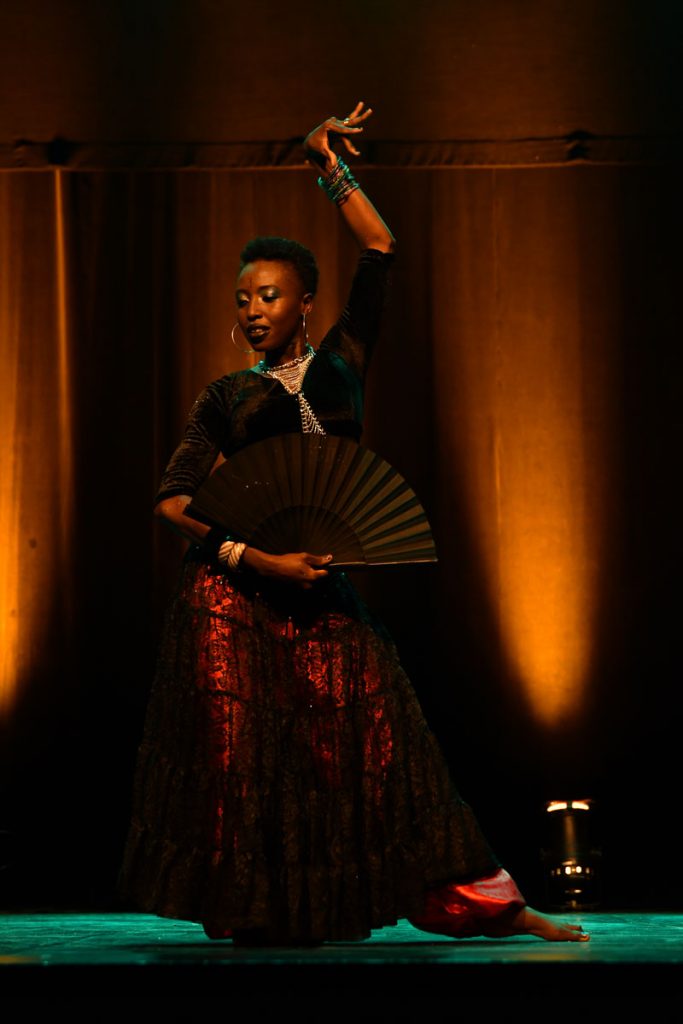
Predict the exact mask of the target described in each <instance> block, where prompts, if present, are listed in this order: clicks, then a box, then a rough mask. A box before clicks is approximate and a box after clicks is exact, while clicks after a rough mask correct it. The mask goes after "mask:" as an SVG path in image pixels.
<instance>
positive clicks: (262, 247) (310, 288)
mask: <svg viewBox="0 0 683 1024" xmlns="http://www.w3.org/2000/svg"><path fill="white" fill-rule="evenodd" d="M256 260H271V261H273V262H274V261H279V262H282V263H291V264H292V266H293V267H294V269H295V270H296V272H297V274H298V275H299V277H300V278H301V283H302V284H303V286H304V289H305V290H306V292H307V293H308V292H310V293H311V295H315V293H316V291H317V290H318V264H317V263H316V261H315V256H314V255H313V253H312V252H311V250H310V249H307V248H306V246H305V245H301V243H300V242H293V241H292V239H291V238H278V237H277V235H272V236H270V235H261V236H259V237H258V238H252V240H251V241H250V242H247V244H246V245H245V247H244V249H242V252H241V253H240V271H242V270H244V268H245V267H246V265H247V263H254V262H255V261H256Z"/></svg>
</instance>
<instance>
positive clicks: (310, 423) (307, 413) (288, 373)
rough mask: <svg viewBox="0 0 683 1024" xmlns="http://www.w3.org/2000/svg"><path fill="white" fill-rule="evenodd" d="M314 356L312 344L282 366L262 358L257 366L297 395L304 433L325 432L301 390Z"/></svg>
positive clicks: (291, 393)
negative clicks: (269, 362)
mask: <svg viewBox="0 0 683 1024" xmlns="http://www.w3.org/2000/svg"><path fill="white" fill-rule="evenodd" d="M314 356H315V350H314V349H312V348H311V346H310V345H307V346H306V351H305V352H304V354H303V355H301V356H297V357H296V359H292V360H291V361H290V362H288V363H281V364H280V366H268V365H267V363H266V361H265V360H264V359H262V360H261V362H260V363H259V364H258V366H257V367H256V369H257V370H258V371H259V373H262V374H263V375H264V377H273V378H274V379H275V380H279V381H280V383H281V384H282V386H283V388H284V389H285V391H286V392H287V393H288V394H289V395H294V396H295V397H296V400H297V402H298V403H299V415H300V416H301V431H302V433H304V434H324V433H325V431H324V430H323V428H322V426H321V424H320V423H319V421H318V419H317V417H316V415H315V413H314V412H313V410H312V409H311V407H310V405H309V404H308V402H307V401H306V399H305V398H304V395H303V392H302V390H301V388H302V386H303V382H304V377H305V376H306V371H307V370H308V367H309V366H310V364H311V360H312V359H313V357H314Z"/></svg>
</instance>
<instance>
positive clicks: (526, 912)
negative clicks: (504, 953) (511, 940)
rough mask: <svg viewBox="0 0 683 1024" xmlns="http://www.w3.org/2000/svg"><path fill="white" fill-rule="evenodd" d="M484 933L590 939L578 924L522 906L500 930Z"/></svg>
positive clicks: (571, 940) (548, 938)
mask: <svg viewBox="0 0 683 1024" xmlns="http://www.w3.org/2000/svg"><path fill="white" fill-rule="evenodd" d="M486 934H487V935H490V936H492V937H500V938H502V937H503V936H506V935H538V937H539V938H541V939H545V940H546V941H547V942H588V941H589V939H590V935H589V934H588V933H587V932H584V930H583V928H582V927H581V925H580V924H567V923H566V922H565V921H554V920H553V918H552V917H548V916H547V915H546V914H541V913H539V912H538V910H533V909H532V908H531V907H523V909H522V910H520V912H519V913H518V914H517V915H516V916H515V917H513V918H512V920H511V921H510V924H509V925H508V926H507V927H505V928H501V929H500V931H495V932H494V931H493V930H492V931H487V933H486Z"/></svg>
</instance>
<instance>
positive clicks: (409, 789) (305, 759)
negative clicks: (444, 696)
mask: <svg viewBox="0 0 683 1024" xmlns="http://www.w3.org/2000/svg"><path fill="white" fill-rule="evenodd" d="M371 113H372V111H371V110H370V109H365V108H364V104H363V103H358V104H357V105H356V107H355V109H354V110H353V111H352V112H351V113H350V114H349V116H348V117H346V118H344V119H343V120H340V119H338V118H335V117H331V118H328V119H327V120H326V121H325V122H324V123H323V124H321V125H319V126H318V127H317V128H315V129H314V130H313V131H312V132H311V133H310V134H309V135H308V137H307V138H306V141H305V148H306V153H307V156H308V159H309V162H310V163H311V164H312V165H313V166H314V167H315V169H316V173H318V174H319V175H320V177H319V184H321V185H322V187H323V189H324V191H325V192H326V193H327V195H328V197H329V198H330V199H331V200H332V201H333V202H335V203H336V204H337V206H338V208H339V212H340V215H341V216H342V218H343V219H344V221H345V222H346V224H347V226H348V228H349V229H350V230H351V232H352V234H353V235H354V237H355V239H356V240H357V242H358V245H359V248H360V250H361V252H360V257H359V261H358V266H357V269H356V273H355V276H354V279H353V283H352V285H351V291H350V295H349V298H348V302H347V304H346V307H345V309H344V310H343V312H342V314H341V316H340V317H339V319H338V320H337V322H336V323H335V324H334V325H333V326H332V327H331V328H330V330H329V331H328V332H327V333H326V334H325V336H324V338H323V339H322V341H321V342H320V344H319V345H318V347H317V349H314V348H313V346H311V345H310V343H309V339H308V332H307V325H306V317H307V316H308V314H309V313H310V311H311V309H312V306H313V301H314V296H315V293H316V288H317V278H318V272H317V266H316V263H315V259H314V257H313V255H312V253H310V252H309V250H307V249H305V248H304V247H303V246H301V245H299V244H298V243H296V242H292V241H289V240H286V239H281V238H256V239H254V240H253V241H251V242H250V243H249V244H248V245H247V246H246V247H245V249H244V251H243V252H242V255H241V266H240V272H239V276H238V278H237V285H236V292H235V295H236V303H237V324H236V325H235V328H234V329H233V341H235V342H236V343H237V344H238V345H240V346H242V347H243V346H244V345H245V342H248V343H249V345H250V346H251V349H253V351H254V352H256V353H258V354H259V356H260V357H261V359H260V362H259V363H258V364H257V365H256V366H254V367H252V368H251V369H248V370H243V371H240V372H237V373H232V374H228V375H226V376H224V377H221V378H220V379H219V380H217V381H214V382H213V383H211V384H209V385H208V387H206V388H205V389H204V390H203V391H202V393H201V394H200V395H199V397H198V399H197V401H196V402H195V405H194V407H193V409H192V412H191V414H190V418H189V422H188V425H187V429H186V432H185V436H184V438H183V440H182V442H181V444H180V446H179V447H178V449H177V450H176V452H175V454H174V455H173V457H172V459H171V461H170V463H169V465H168V467H167V469H166V471H165V473H164V475H163V478H162V481H161V487H160V490H159V493H158V496H157V504H156V512H157V514H158V515H159V516H160V517H161V518H162V519H164V520H165V521H166V522H167V523H169V524H170V525H171V526H172V527H173V528H174V529H176V530H178V531H180V532H181V533H182V534H183V535H184V536H185V537H186V538H187V539H188V540H189V541H190V542H191V544H190V548H189V550H188V552H187V555H186V557H185V560H184V563H183V567H182V572H181V577H180V581H179V585H178V588H177V591H176V594H175V597H174V598H173V601H172V604H171V607H170V610H169V613H168V617H167V620H166V625H165V630H164V635H163V639H162V643H161V649H160V654H159V660H158V666H157V673H156V677H155V682H154V686H153V689H152V693H151V697H150V703H149V708H148V712H147V718H146V724H145V731H144V737H143V740H142V743H141V746H140V750H139V755H138V764H137V770H136V778H135V786H134V807H133V816H132V821H131V826H130V832H129V836H128V841H127V844H126V851H125V856H124V863H123V866H122V869H121V875H120V886H119V891H120V894H121V896H122V897H123V898H124V899H125V900H127V901H129V902H132V903H133V904H134V905H135V906H137V907H139V908H140V909H143V910H146V911H149V912H153V913H156V914H159V915H162V916H168V917H177V918H183V919H188V920H194V921H197V922H201V923H202V924H203V926H204V930H205V932H206V934H207V935H209V936H210V937H211V938H232V940H233V941H234V942H237V943H243V944H254V943H256V944H261V943H263V944H301V943H304V944H306V943H316V942H324V941H326V940H352V939H363V938H366V937H367V936H368V935H369V934H370V931H371V929H373V928H380V927H383V926H385V925H391V924H395V923H396V922H397V920H399V919H400V918H406V917H407V918H408V919H409V920H410V921H412V923H413V924H415V925H416V926H417V927H419V928H422V929H424V930H426V931H432V932H436V933H439V934H443V935H452V936H460V937H462V936H470V935H494V936H502V935H513V934H524V933H529V934H535V935H540V936H542V937H543V938H546V939H554V940H575V941H579V940H584V939H586V938H587V936H586V935H585V934H584V933H583V932H582V931H581V929H580V928H579V927H578V926H573V925H565V924H558V923H556V922H554V921H553V920H552V919H550V918H548V917H545V916H544V915H541V914H538V913H537V912H535V911H532V910H531V909H530V908H528V907H527V906H526V905H525V902H524V899H523V897H522V896H521V894H520V893H519V890H518V889H517V887H516V885H515V884H514V882H513V881H512V879H511V878H510V876H509V875H508V874H507V872H505V871H504V870H503V869H502V868H501V866H500V865H499V863H498V861H497V860H496V858H495V857H494V855H493V853H492V852H491V850H490V848H489V846H488V844H487V843H486V840H485V839H484V837H483V836H482V834H481V831H480V829H479V826H478V824H477V822H476V820H475V818H474V816H473V814H472V811H471V810H470V808H469V807H468V806H467V804H465V803H464V802H463V800H462V799H461V798H460V796H459V795H458V793H457V791H456V790H455V788H454V786H453V783H452V781H451V780H450V778H449V774H448V770H447V767H446V764H445V762H444V759H443V756H442V754H441V752H440V750H439V748H438V745H437V743H436V741H435V739H434V737H433V735H432V734H431V732H430V731H429V729H428V727H427V725H426V723H425V721H424V718H423V716H422V712H421V710H420V707H419V704H418V702H417V698H416V696H415V694H414V691H413V689H412V687H411V684H410V682H409V680H408V679H407V677H406V675H405V673H404V671H403V670H402V668H401V666H400V663H399V660H398V657H397V653H396V649H395V647H394V645H393V643H392V641H391V638H390V637H389V636H388V635H387V633H386V631H385V630H384V629H383V627H382V626H381V625H380V624H379V623H378V622H377V621H376V620H375V619H374V617H373V616H372V615H371V613H370V612H369V611H368V609H367V608H366V607H365V606H364V604H363V602H362V601H361V599H360V597H359V596H358V594H357V593H356V591H355V589H354V588H353V586H352V585H351V583H350V582H349V580H348V579H347V577H346V575H345V574H343V573H341V572H338V571H335V570H332V571H330V570H329V569H328V568H326V566H327V565H328V563H329V562H330V561H331V559H332V555H333V553H332V552H317V551H316V552H308V551H299V552H291V553H289V554H285V555H272V554H268V553H266V552H263V551H260V550H258V549H256V548H253V547H251V546H248V545H245V544H244V543H243V542H240V541H239V540H237V539H235V538H232V537H229V536H226V534H225V532H224V531H220V530H217V529H209V528H208V527H205V526H203V525H201V524H200V523H198V522H195V521H194V520H192V519H190V518H189V517H188V516H186V515H185V514H184V509H185V508H186V506H187V504H188V503H189V501H190V500H191V497H192V495H193V494H194V493H195V492H196V491H197V489H198V487H199V486H200V485H201V483H202V482H203V480H205V479H206V477H207V476H208V474H209V473H210V472H211V471H212V469H213V468H214V466H215V464H216V462H217V460H218V459H220V458H221V457H226V458H227V457H229V456H230V455H232V454H233V453H235V452H236V451H238V450H240V449H242V448H244V447H245V446H247V445H249V444H251V443H253V442H256V441H261V440H263V439H265V438H269V437H273V436H276V435H278V434H282V433H291V432H301V431H304V432H314V433H319V434H328V435H338V436H339V435H341V436H346V437H350V438H352V439H354V440H356V441H358V440H359V438H360V435H361V429H362V412H363V383H364V378H365V372H366V369H367V365H368V360H369V358H370V355H371V352H372V349H373V346H374V343H375V340H376V338H377V335H378V331H379V323H380V316H381V311H382V308H383V304H384V298H385V290H386V282H387V275H388V271H389V267H390V264H391V261H392V253H393V249H394V238H393V236H392V234H391V232H390V231H389V229H388V227H387V226H386V224H385V223H384V221H383V220H382V218H381V217H380V215H379V214H378V212H377V211H376V209H375V208H374V206H373V205H372V203H371V202H370V200H369V199H368V197H367V196H366V195H365V193H364V192H363V191H362V190H361V189H360V188H359V186H358V183H357V182H356V181H355V179H354V177H353V175H352V174H351V172H350V170H349V169H348V167H347V166H346V164H345V162H344V161H343V160H342V159H341V157H339V156H338V155H337V153H336V150H335V147H336V148H340V147H341V146H344V147H345V148H346V150H347V151H348V153H350V154H352V155H357V153H358V150H357V149H356V146H355V142H354V140H355V139H356V137H357V136H358V135H359V134H360V133H361V132H362V131H363V127H364V124H365V122H366V121H367V119H368V118H369V117H370V115H371ZM322 198H323V197H320V199H318V198H317V197H312V202H316V201H322Z"/></svg>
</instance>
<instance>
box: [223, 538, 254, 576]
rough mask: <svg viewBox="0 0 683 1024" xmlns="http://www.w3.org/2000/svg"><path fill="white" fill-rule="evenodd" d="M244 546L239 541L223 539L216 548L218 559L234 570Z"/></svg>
mask: <svg viewBox="0 0 683 1024" xmlns="http://www.w3.org/2000/svg"><path fill="white" fill-rule="evenodd" d="M246 546H247V545H246V544H243V543H242V542H241V541H235V540H224V541H223V543H222V544H221V546H220V547H219V549H218V561H219V562H220V563H221V564H222V565H226V566H227V567H228V569H232V571H233V572H236V571H237V568H238V566H239V563H240V558H241V557H242V555H243V554H244V549H245V548H246Z"/></svg>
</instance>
